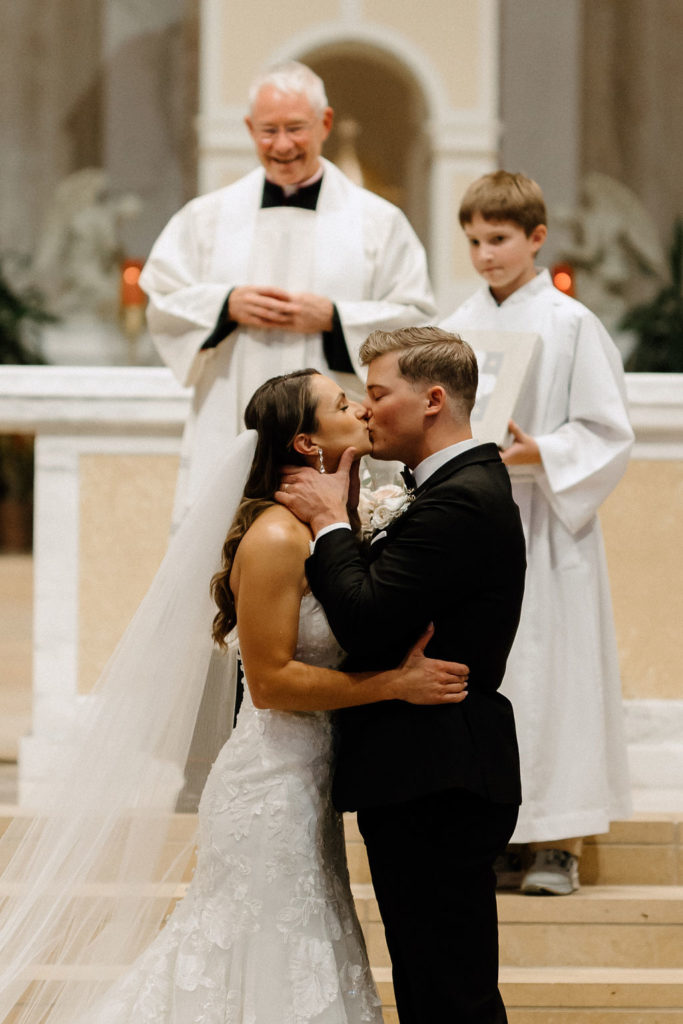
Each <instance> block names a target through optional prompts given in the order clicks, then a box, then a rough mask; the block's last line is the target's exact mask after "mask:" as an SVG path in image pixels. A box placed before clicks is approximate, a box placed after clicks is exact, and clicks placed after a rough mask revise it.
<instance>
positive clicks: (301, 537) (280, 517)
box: [238, 505, 311, 557]
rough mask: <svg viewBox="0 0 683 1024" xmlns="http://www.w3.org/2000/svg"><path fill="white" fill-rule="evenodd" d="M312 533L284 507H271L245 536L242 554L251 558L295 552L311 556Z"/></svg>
mask: <svg viewBox="0 0 683 1024" xmlns="http://www.w3.org/2000/svg"><path fill="white" fill-rule="evenodd" d="M310 539H311V531H310V530H309V528H308V526H306V525H305V524H304V523H302V522H301V520H300V519H297V518H296V516H295V515H293V514H292V513H291V512H290V511H289V510H288V509H286V508H285V507H284V505H271V506H270V507H269V508H267V509H266V510H265V512H262V513H261V515H260V516H259V517H258V519H256V520H255V521H254V522H253V523H252V525H251V526H250V527H249V529H248V530H247V532H246V533H245V535H244V537H243V538H242V541H241V543H240V546H239V548H238V552H239V551H242V554H243V555H251V554H254V553H256V552H259V554H260V555H263V554H264V553H273V554H275V553H284V552H286V551H291V553H292V554H294V553H295V552H296V553H298V552H303V553H304V557H306V555H307V554H308V542H309V541H310Z"/></svg>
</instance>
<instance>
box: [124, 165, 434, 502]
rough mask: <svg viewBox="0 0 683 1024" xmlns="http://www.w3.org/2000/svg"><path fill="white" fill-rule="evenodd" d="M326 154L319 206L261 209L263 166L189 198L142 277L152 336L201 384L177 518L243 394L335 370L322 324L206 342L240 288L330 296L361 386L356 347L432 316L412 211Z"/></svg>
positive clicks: (236, 419) (235, 417)
mask: <svg viewBox="0 0 683 1024" xmlns="http://www.w3.org/2000/svg"><path fill="white" fill-rule="evenodd" d="M322 162H323V166H324V174H323V179H322V185H321V189H320V195H319V197H318V203H317V208H316V210H315V211H312V210H302V209H297V208H292V207H276V208H271V209H260V205H261V196H262V193H263V183H264V172H263V170H262V168H258V169H256V170H254V171H253V172H251V173H250V174H248V175H246V176H245V177H244V178H241V179H240V180H239V181H237V182H235V184H233V185H229V186H227V187H226V188H223V189H219V190H218V191H216V192H212V193H210V194H208V195H204V196H200V197H198V198H197V199H194V200H192V201H191V202H190V203H188V204H187V206H185V207H184V208H183V209H182V210H180V211H179V212H178V213H177V214H176V215H175V216H174V217H173V218H172V219H171V220H170V222H169V223H168V225H167V226H166V228H165V229H164V231H163V232H162V233H161V235H160V236H159V238H158V240H157V242H156V243H155V245H154V247H153V249H152V252H151V254H150V257H149V259H148V261H147V263H146V265H145V268H144V271H143V274H142V277H141V285H142V287H143V288H144V290H145V291H146V292H147V294H148V296H149V300H150V301H149V307H148V313H147V316H148V322H149V327H150V331H151V333H152V337H153V339H154V342H155V344H156V346H157V348H158V350H159V352H160V354H161V357H162V359H163V360H164V362H165V363H166V364H167V365H168V366H169V367H170V368H171V370H172V371H173V373H174V374H175V376H176V377H177V379H178V380H179V381H180V383H181V384H183V385H185V386H190V385H191V386H193V387H194V397H193V404H192V410H191V413H190V416H189V419H188V422H187V425H186V428H185V433H184V437H183V445H182V453H181V467H180V473H179V478H178V489H177V494H176V508H175V517H176V519H177V518H178V517H179V515H180V514H182V510H183V506H184V505H186V504H187V503H189V502H190V501H191V500H192V499H193V498H194V497H195V496H196V494H197V491H198V488H199V487H200V485H201V481H202V479H203V478H204V476H205V475H206V474H207V473H208V472H210V471H211V469H212V467H214V466H215V465H216V464H217V462H218V461H219V459H220V456H221V454H222V452H223V449H224V447H225V443H226V442H227V441H229V440H230V439H231V438H232V437H234V436H235V435H236V434H237V433H238V432H239V431H240V430H241V429H242V428H243V426H244V424H243V420H242V416H243V413H244V408H245V405H246V404H247V402H248V400H249V398H250V397H251V395H252V394H253V392H254V390H255V389H256V388H257V387H258V386H259V385H260V384H262V383H263V381H265V380H267V379H268V378H269V377H273V376H275V375H276V374H280V373H288V372H290V371H292V370H298V369H303V368H304V367H307V366H312V367H316V368H319V369H320V370H322V371H323V372H324V371H326V370H327V362H326V360H325V358H324V355H323V343H322V336H321V335H320V334H308V335H307V334H296V333H292V332H291V331H281V330H259V329H254V328H249V327H243V326H241V325H240V326H238V327H237V328H236V329H235V330H234V331H232V332H231V333H230V334H229V335H228V336H227V337H226V338H225V339H224V340H223V341H222V342H221V343H220V344H219V345H218V346H217V347H215V348H210V349H207V350H204V351H202V345H203V344H204V342H205V341H206V340H207V338H208V336H209V335H210V334H211V332H212V331H213V328H214V327H215V325H216V322H217V320H218V318H219V314H220V313H221V310H222V308H223V304H224V303H225V300H226V297H227V295H228V292H229V290H230V289H231V288H233V287H235V286H238V285H247V284H251V285H257V286H266V285H272V286H277V287H280V288H284V289H286V290H288V291H292V292H297V291H302V292H303V291H307V292H312V293H314V294H318V295H324V296H326V297H327V298H329V299H330V300H331V301H332V302H333V303H334V304H335V306H336V308H337V311H338V314H339V319H340V321H341V325H342V328H343V332H344V338H345V341H346V347H347V349H348V353H349V357H350V359H351V362H352V364H353V366H354V369H355V372H356V375H357V376H356V375H353V374H347V375H336V376H337V377H338V379H339V381H340V384H341V385H342V386H343V387H345V388H346V389H347V390H348V391H350V392H351V393H353V391H354V390H355V391H356V393H358V392H362V390H363V383H362V381H363V379H364V371H363V369H362V368H361V366H360V364H359V362H358V349H359V347H360V345H361V344H362V342H363V341H364V340H365V338H366V337H367V335H368V334H369V333H370V331H372V330H374V329H376V328H382V329H384V330H393V329H395V328H398V327H406V326H411V325H416V324H425V323H429V322H430V321H432V322H433V319H434V313H435V307H434V303H433V297H432V291H431V286H430V283H429V278H428V275H427V263H426V257H425V253H424V249H423V247H422V245H421V243H420V242H419V240H418V238H417V236H416V235H415V233H414V231H413V229H412V228H411V226H410V224H409V223H408V221H407V219H406V218H405V216H404V215H403V214H402V213H401V211H400V210H398V209H397V208H396V207H395V206H392V205H391V204H390V203H388V202H386V201H385V200H384V199H381V198H380V197H379V196H376V195H374V194H373V193H371V192H368V191H366V190H365V189H362V188H359V187H358V186H357V185H354V184H353V183H352V182H351V181H349V179H348V178H346V177H345V175H343V174H342V173H341V171H339V170H338V169H337V168H336V167H335V166H334V164H331V163H330V162H329V161H327V160H323V161H322ZM332 375H333V376H335V374H332Z"/></svg>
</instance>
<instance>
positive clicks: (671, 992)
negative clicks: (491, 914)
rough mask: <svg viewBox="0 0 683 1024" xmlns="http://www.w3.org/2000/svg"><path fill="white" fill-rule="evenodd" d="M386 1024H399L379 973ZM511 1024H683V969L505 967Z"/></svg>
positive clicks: (383, 973) (383, 971)
mask: <svg viewBox="0 0 683 1024" xmlns="http://www.w3.org/2000/svg"><path fill="white" fill-rule="evenodd" d="M374 974H375V980H376V982H377V987H378V989H379V993H380V996H381V998H382V1004H383V1007H384V1024H398V1016H397V1014H396V1004H395V1001H394V993H393V988H392V984H391V972H390V970H389V968H376V969H375V971H374ZM500 989H501V993H502V996H503V1000H504V1002H505V1006H506V1009H507V1014H508V1021H509V1024H683V968H668V969H667V968H658V969H654V968H651V969H649V970H646V969H631V968H628V969H627V968H604V967H503V968H501V972H500Z"/></svg>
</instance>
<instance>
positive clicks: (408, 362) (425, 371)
mask: <svg viewBox="0 0 683 1024" xmlns="http://www.w3.org/2000/svg"><path fill="white" fill-rule="evenodd" d="M387 352H398V353H400V354H399V359H398V368H399V371H400V373H401V376H403V377H405V379H406V380H407V381H410V383H411V384H428V385H431V384H440V385H441V386H442V387H443V388H444V389H445V391H446V394H447V396H448V399H449V403H448V404H449V405H450V407H451V411H452V412H453V413H454V415H456V417H457V418H461V417H462V416H465V417H469V415H470V413H471V412H472V409H473V407H474V401H475V399H476V397H477V384H478V380H479V371H478V366H477V357H476V355H475V353H474V350H473V349H472V348H471V346H470V345H468V344H467V342H466V341H464V340H463V339H462V338H461V337H460V335H459V334H453V333H451V332H450V331H444V330H443V328H441V327H400V328H399V329H398V330H395V331H373V332H372V333H371V334H369V335H368V337H367V338H366V339H365V341H364V342H363V344H362V345H361V347H360V352H359V356H360V361H361V364H362V365H363V366H367V365H368V364H369V363H371V362H372V361H373V360H374V359H378V358H379V357H380V356H383V355H385V353H387Z"/></svg>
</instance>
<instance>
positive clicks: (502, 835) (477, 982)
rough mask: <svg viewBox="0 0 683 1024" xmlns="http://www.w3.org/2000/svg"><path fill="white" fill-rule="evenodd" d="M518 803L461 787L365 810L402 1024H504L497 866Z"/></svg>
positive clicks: (363, 826)
mask: <svg viewBox="0 0 683 1024" xmlns="http://www.w3.org/2000/svg"><path fill="white" fill-rule="evenodd" d="M517 811H518V808H517V806H516V805H514V804H496V803H491V802H489V801H487V800H484V799H482V798H481V797H479V796H477V795H476V794H474V793H470V792H468V791H467V790H463V789H450V790H446V791H444V792H440V793H433V794H429V795H428V796H426V797H422V798H420V799H419V800H411V801H409V802H407V803H400V804H390V805H386V806H383V807H373V808H366V809H364V810H359V811H358V827H359V829H360V831H361V834H362V836H363V839H364V840H365V844H366V847H367V851H368V859H369V861H370V871H371V873H372V882H373V886H374V889H375V895H376V896H377V902H378V904H379V909H380V913H381V915H382V920H383V922H384V928H385V931H386V937H387V945H388V947H389V954H390V956H391V962H392V969H393V978H394V992H395V995H396V1005H397V1009H398V1016H399V1020H400V1022H401V1024H505V1022H506V1021H507V1016H506V1013H505V1008H504V1006H503V1002H502V1000H501V997H500V993H499V991H498V917H497V910H496V879H495V874H494V872H493V866H492V865H493V861H494V860H495V858H496V856H497V855H498V854H499V853H501V852H502V851H503V850H504V849H505V846H506V845H507V843H508V841H509V839H510V836H511V835H512V832H513V830H514V827H515V823H516V820H517Z"/></svg>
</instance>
